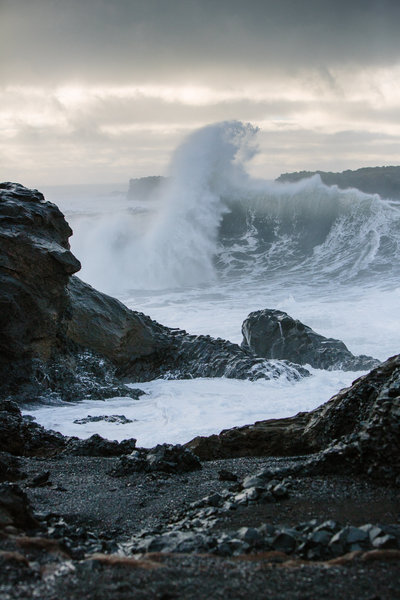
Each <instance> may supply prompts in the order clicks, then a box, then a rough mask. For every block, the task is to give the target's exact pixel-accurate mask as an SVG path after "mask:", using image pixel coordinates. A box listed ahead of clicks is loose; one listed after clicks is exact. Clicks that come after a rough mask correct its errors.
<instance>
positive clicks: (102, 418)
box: [74, 415, 137, 425]
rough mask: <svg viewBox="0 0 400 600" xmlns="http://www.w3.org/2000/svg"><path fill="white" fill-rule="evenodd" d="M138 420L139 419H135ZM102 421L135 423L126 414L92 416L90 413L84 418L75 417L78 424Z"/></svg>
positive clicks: (121, 423)
mask: <svg viewBox="0 0 400 600" xmlns="http://www.w3.org/2000/svg"><path fill="white" fill-rule="evenodd" d="M134 420H135V421H137V419H134ZM100 421H106V422H107V423H118V424H120V425H126V424H127V423H133V420H132V419H127V418H126V417H125V415H97V416H95V417H92V416H91V415H88V416H87V417H83V419H75V421H74V423H76V424H77V425H85V424H86V423H99V422H100Z"/></svg>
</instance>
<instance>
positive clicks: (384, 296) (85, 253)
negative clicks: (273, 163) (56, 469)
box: [30, 122, 400, 446]
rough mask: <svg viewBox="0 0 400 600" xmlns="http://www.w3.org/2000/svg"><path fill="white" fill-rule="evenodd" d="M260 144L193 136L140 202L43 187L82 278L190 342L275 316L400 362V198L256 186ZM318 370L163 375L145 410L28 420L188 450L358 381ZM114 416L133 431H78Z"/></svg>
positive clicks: (226, 132) (130, 405)
mask: <svg viewBox="0 0 400 600" xmlns="http://www.w3.org/2000/svg"><path fill="white" fill-rule="evenodd" d="M256 136H257V134H256V131H255V129H254V128H253V127H252V126H251V125H246V124H242V123H238V122H228V123H220V124H217V125H213V126H209V127H206V128H203V129H201V130H199V131H197V132H195V133H194V134H192V135H191V136H189V137H188V138H187V139H186V140H185V142H184V143H183V144H182V145H181V146H180V147H179V148H178V149H177V150H176V152H175V153H174V155H173V156H172V158H171V165H170V173H169V175H170V177H169V178H168V179H167V180H165V182H164V183H163V184H162V185H161V186H159V187H157V188H155V189H154V191H153V193H150V195H146V197H143V198H141V197H137V196H136V197H133V198H130V199H128V198H127V187H128V184H127V183H124V184H115V185H114V186H110V185H108V186H64V187H54V188H48V189H44V190H43V191H44V193H45V196H46V198H47V199H48V200H50V201H52V202H55V203H56V204H58V206H59V207H60V209H61V210H62V211H63V212H64V214H65V215H66V218H67V220H68V222H69V223H70V225H71V227H72V228H73V231H74V235H73V237H72V238H71V246H72V250H73V251H74V253H75V255H76V256H77V257H78V258H79V259H80V260H81V262H82V271H81V272H80V274H79V275H80V277H81V278H82V279H84V280H85V281H87V282H88V283H90V284H91V285H93V286H94V287H96V288H98V289H100V290H102V291H104V292H106V293H108V294H111V295H113V296H116V297H118V298H119V299H120V300H121V301H123V302H124V303H125V304H126V305H127V306H129V307H130V308H132V309H134V310H139V311H142V312H144V313H146V314H148V315H150V316H151V317H152V318H153V319H156V320H157V321H159V322H161V323H163V324H165V325H168V326H171V327H180V328H183V329H186V330H187V331H188V332H190V333H198V334H210V335H212V336H214V337H222V338H225V339H229V340H231V341H233V342H237V343H240V342H241V339H242V336H241V324H242V322H243V320H244V319H245V318H246V316H247V315H248V314H249V312H251V311H253V310H259V309H263V308H277V309H280V310H284V311H286V312H288V313H289V314H290V315H291V316H293V317H295V318H298V319H300V320H301V321H303V322H304V323H306V324H307V325H309V326H311V327H312V328H313V329H315V330H316V331H317V332H318V333H321V334H323V335H325V336H328V337H334V338H338V339H341V340H343V341H344V342H345V343H346V345H347V346H348V348H349V349H350V350H351V351H352V352H353V353H355V354H369V355H372V356H374V357H376V358H379V359H381V360H385V359H386V358H388V357H389V356H391V355H393V354H396V353H398V352H399V340H400V318H399V315H400V311H399V306H400V260H399V259H400V203H399V202H397V201H394V200H392V199H386V198H381V197H379V196H378V195H367V194H364V193H361V192H359V191H358V190H355V189H349V190H345V191H343V190H339V189H338V188H337V187H335V186H333V187H327V186H325V185H324V184H323V183H322V182H321V180H320V178H319V177H318V176H316V177H313V178H311V179H309V180H304V181H301V182H298V183H295V184H289V183H288V184H283V183H277V182H271V181H267V180H262V179H257V180H255V179H253V178H251V177H250V176H249V175H248V172H247V166H248V164H249V161H251V159H252V158H253V156H254V154H255V153H256V151H257V147H256ZM311 371H312V377H310V378H307V379H305V380H303V381H301V382H297V383H293V382H288V381H287V380H286V379H281V380H277V381H257V382H247V381H233V380H228V379H192V380H183V381H165V380H157V381H152V382H148V383H146V384H140V386H139V387H141V388H142V389H143V390H144V391H145V392H146V395H145V396H143V397H142V398H141V399H139V400H137V401H134V400H127V399H121V398H115V399H111V400H107V401H105V402H93V401H91V402H88V401H79V400H81V399H77V402H76V403H74V404H65V403H64V404H60V405H57V406H41V407H38V408H37V409H35V410H31V411H30V412H31V414H33V415H34V416H35V417H36V419H37V420H38V422H40V423H42V424H44V425H45V426H47V427H50V428H53V429H56V430H58V431H61V432H62V433H65V434H67V435H77V436H79V437H88V436H89V435H92V434H93V433H96V432H98V433H100V434H101V435H104V436H106V437H109V438H111V439H119V440H121V439H124V438H127V437H136V438H137V440H138V445H142V446H153V445H154V444H156V443H161V442H171V443H184V442H187V441H189V440H190V439H192V438H193V437H195V436H196V435H209V434H211V433H218V432H219V431H221V430H222V429H224V428H227V427H232V426H235V425H243V424H246V423H252V422H254V421H256V420H260V419H267V418H276V417H284V416H290V415H294V414H296V413H297V412H299V411H303V410H311V409H313V408H315V407H317V406H319V405H320V404H322V403H323V402H325V401H326V400H328V399H329V398H330V397H331V396H332V395H333V394H334V393H336V392H337V391H339V390H340V389H341V388H343V387H345V386H348V385H350V384H351V382H352V381H353V380H354V379H355V378H357V377H358V376H360V375H361V373H348V372H347V373H345V372H342V371H331V372H328V371H323V370H317V369H312V370H311ZM134 384H135V382H132V385H134ZM115 414H119V415H121V414H123V415H125V416H126V417H127V418H129V419H131V420H132V423H128V424H126V425H122V424H115V423H109V422H105V421H99V422H95V423H88V424H77V423H74V421H76V420H77V419H81V418H82V417H86V416H87V415H92V416H95V415H115Z"/></svg>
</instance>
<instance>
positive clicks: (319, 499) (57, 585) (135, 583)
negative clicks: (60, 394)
mask: <svg viewBox="0 0 400 600" xmlns="http://www.w3.org/2000/svg"><path fill="white" fill-rule="evenodd" d="M117 461H118V459H117V458H97V457H96V458H94V457H75V456H60V457H58V458H53V459H37V458H30V459H27V458H25V459H21V466H22V468H23V470H24V471H25V473H26V475H27V477H26V479H24V480H22V481H21V482H20V486H21V487H22V489H24V490H25V491H26V493H27V494H28V497H29V498H30V500H31V502H32V505H33V507H34V510H35V511H36V513H39V514H41V515H42V518H43V517H44V516H45V515H47V519H48V520H49V519H51V518H52V517H51V514H55V515H60V516H62V518H63V520H64V521H65V522H66V523H67V525H68V526H70V527H75V528H77V527H79V526H83V527H85V528H86V529H87V530H90V532H92V533H93V535H94V536H100V537H101V536H104V537H105V538H107V539H108V540H110V543H112V544H114V542H118V543H121V542H126V541H127V540H129V538H130V536H132V535H135V534H138V532H140V531H141V530H143V529H146V530H153V531H156V530H157V529H158V530H160V531H161V530H163V529H164V528H165V527H166V526H167V525H168V523H170V522H171V521H173V520H174V519H176V516H177V515H178V514H179V513H181V512H182V511H185V510H186V509H187V507H188V506H189V503H191V502H193V501H196V500H199V499H201V498H203V497H204V496H206V495H208V494H210V493H212V492H214V491H217V492H221V491H222V490H223V489H224V488H227V487H230V486H232V485H235V484H233V483H232V482H227V481H221V480H220V479H219V471H220V470H221V469H225V470H228V471H231V472H232V473H234V474H236V475H237V476H238V477H239V479H242V478H243V477H244V476H246V475H249V474H253V473H255V472H257V471H259V470H260V469H261V468H263V467H266V466H268V467H271V466H277V465H279V466H290V465H291V464H293V463H294V462H295V461H290V460H287V459H265V458H239V459H228V460H219V461H211V462H205V463H203V468H202V469H201V470H200V471H194V472H191V473H187V474H183V475H182V474H173V475H166V474H160V473H153V474H144V473H135V474H132V475H128V476H124V477H114V476H112V475H111V474H110V471H111V470H112V469H113V467H114V466H115V465H116V463H117ZM47 471H49V472H50V475H49V478H48V482H47V484H45V485H44V486H43V487H33V486H32V485H31V484H32V480H33V479H34V477H36V476H38V475H40V474H42V473H45V472H47ZM53 518H58V517H53ZM313 518H315V519H317V520H318V521H323V520H326V519H335V520H337V521H338V522H339V523H341V524H343V525H346V524H352V525H360V524H362V523H374V524H378V523H379V524H382V525H383V524H399V523H400V497H399V493H398V489H397V490H396V489H395V488H391V487H388V486H386V487H384V486H380V485H377V484H375V483H374V484H372V483H370V482H368V481H366V480H362V479H357V478H354V477H345V476H340V477H339V476H329V477H321V476H318V477H304V478H301V477H297V476H296V477H293V479H292V480H291V486H290V496H289V498H287V499H284V500H282V501H280V502H277V503H272V504H255V505H252V506H240V507H239V508H238V509H237V510H235V511H229V512H228V514H226V515H223V516H222V517H221V518H219V519H218V520H217V521H216V522H215V523H214V525H213V528H212V530H213V531H215V532H218V531H220V532H226V531H229V530H233V529H238V528H239V527H242V526H251V527H257V526H259V525H260V524H262V523H270V524H273V525H285V526H294V525H295V524H298V523H300V522H303V521H309V520H310V519H313ZM34 535H37V532H36V533H35V534H34ZM40 535H42V536H44V537H46V533H41V534H40ZM24 539H25V540H27V541H24ZM52 543H55V546H54V547H53V546H51V547H50V545H48V546H47V547H46V548H44V547H42V546H41V545H40V544H38V542H37V540H36V541H33V542H32V541H30V538H23V537H21V534H18V533H17V534H16V535H15V534H14V535H9V536H5V537H3V538H2V539H0V598H1V600H8V599H11V598H12V599H18V600H20V599H22V598H24V599H25V598H40V599H41V600H61V599H64V598H65V599H71V600H75V599H76V600H78V599H79V600H83V599H86V598H87V599H89V598H90V599H92V598H93V599H96V600H103V599H104V600H120V599H121V600H122V599H128V598H134V599H135V600H136V599H138V600H142V599H143V600H145V599H146V600H147V599H149V600H150V599H152V600H153V599H159V600H172V599H174V598H176V599H178V598H179V599H196V600H197V599H202V598H229V599H231V598H232V599H236V598H238V599H239V598H246V599H247V598H249V597H250V598H255V599H258V598H260V599H261V598H262V599H263V600H265V599H267V598H268V599H281V598H282V599H292V598H293V599H296V600H306V599H309V600H311V599H314V598H317V597H322V596H329V595H330V596H331V597H332V598H349V599H353V598H360V599H365V600H378V599H381V600H384V599H396V598H400V558H399V555H400V552H399V551H386V552H385V551H382V552H381V553H380V554H379V555H376V552H375V554H374V552H372V553H369V554H368V553H363V554H362V553H361V554H360V553H356V554H355V555H351V556H350V557H347V559H334V560H333V561H332V560H331V561H328V562H308V561H304V560H299V559H296V557H291V558H290V559H288V557H287V556H285V555H282V553H279V552H264V553H261V554H248V555H242V556H237V557H235V558H223V557H218V556H213V555H201V554H196V553H193V554H149V555H146V556H145V557H143V558H142V559H139V560H136V559H134V558H132V557H128V558H122V557H119V558H116V555H115V553H114V554H113V555H111V556H110V554H108V555H104V554H102V555H101V556H98V555H96V554H95V555H93V554H90V555H88V554H86V555H85V556H83V557H81V558H80V559H79V560H78V559H76V558H74V557H72V558H71V556H68V555H67V554H64V550H63V548H64V546H63V540H62V539H60V540H59V541H57V542H52ZM115 547H116V545H115ZM111 551H112V552H114V551H113V550H112V549H111ZM10 553H14V554H10Z"/></svg>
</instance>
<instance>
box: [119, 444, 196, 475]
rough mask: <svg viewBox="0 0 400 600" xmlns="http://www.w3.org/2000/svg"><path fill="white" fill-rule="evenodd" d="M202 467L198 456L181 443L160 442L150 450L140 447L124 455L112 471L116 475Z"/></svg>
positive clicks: (179, 470) (183, 471) (173, 471)
mask: <svg viewBox="0 0 400 600" xmlns="http://www.w3.org/2000/svg"><path fill="white" fill-rule="evenodd" d="M196 469H201V462H200V461H199V459H198V457H197V456H196V455H195V454H193V452H191V451H190V450H188V449H187V448H184V447H183V446H181V445H180V444H177V445H176V446H173V445H171V444H159V445H158V446H155V447H154V448H151V449H150V450H146V449H145V448H138V449H137V450H135V451H134V452H132V453H131V454H130V455H129V456H123V457H121V459H120V460H119V463H118V464H117V465H116V467H115V468H114V469H113V471H112V475H114V476H115V477H121V476H124V475H130V474H132V473H138V472H144V473H151V472H154V471H162V472H164V473H186V472H188V471H195V470H196Z"/></svg>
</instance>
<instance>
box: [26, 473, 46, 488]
mask: <svg viewBox="0 0 400 600" xmlns="http://www.w3.org/2000/svg"><path fill="white" fill-rule="evenodd" d="M49 478H50V471H45V472H44V473H40V474H39V475H36V477H34V478H33V479H32V481H31V482H30V483H28V486H29V487H44V486H46V485H51V481H49Z"/></svg>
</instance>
